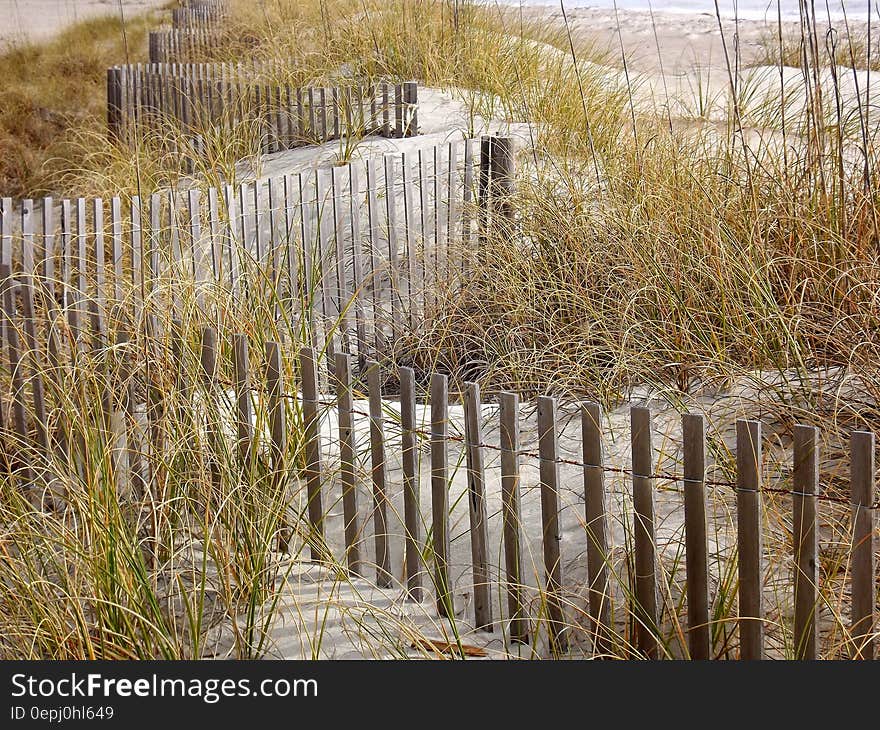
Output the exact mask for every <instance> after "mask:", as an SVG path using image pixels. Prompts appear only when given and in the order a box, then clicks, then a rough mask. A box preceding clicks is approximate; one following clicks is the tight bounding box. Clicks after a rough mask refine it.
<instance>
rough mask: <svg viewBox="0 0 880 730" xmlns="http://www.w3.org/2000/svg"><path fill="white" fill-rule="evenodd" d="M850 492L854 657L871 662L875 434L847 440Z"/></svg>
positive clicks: (863, 433)
mask: <svg viewBox="0 0 880 730" xmlns="http://www.w3.org/2000/svg"><path fill="white" fill-rule="evenodd" d="M850 459H851V464H852V466H851V469H852V472H851V476H850V480H851V491H852V523H853V543H852V552H851V560H852V568H851V571H852V609H851V612H852V616H851V626H852V627H851V630H850V631H851V636H852V644H853V657H854V658H856V659H874V651H875V644H876V641H875V638H874V600H875V596H876V583H875V581H876V575H877V573H876V565H875V559H874V545H875V542H876V540H875V537H874V532H875V530H874V519H875V518H874V511H875V510H874V509H872V508H873V506H874V434H873V433H871V432H869V431H855V432H854V433H853V434H852V436H851V437H850Z"/></svg>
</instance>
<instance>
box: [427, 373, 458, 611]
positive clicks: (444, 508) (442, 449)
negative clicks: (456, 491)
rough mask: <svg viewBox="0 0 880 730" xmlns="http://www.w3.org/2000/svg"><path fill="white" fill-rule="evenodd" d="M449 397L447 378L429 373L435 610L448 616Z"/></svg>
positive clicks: (451, 609)
mask: <svg viewBox="0 0 880 730" xmlns="http://www.w3.org/2000/svg"><path fill="white" fill-rule="evenodd" d="M448 400H449V385H448V379H447V377H446V376H445V375H443V374H441V373H434V374H433V375H432V376H431V515H432V525H433V527H432V533H433V538H434V543H433V544H434V584H435V586H436V591H437V612H438V613H439V614H440V615H441V616H442V617H444V618H452V616H453V606H452V594H451V592H450V583H449V444H448V438H449V412H448V411H449V409H448V407H447V403H448Z"/></svg>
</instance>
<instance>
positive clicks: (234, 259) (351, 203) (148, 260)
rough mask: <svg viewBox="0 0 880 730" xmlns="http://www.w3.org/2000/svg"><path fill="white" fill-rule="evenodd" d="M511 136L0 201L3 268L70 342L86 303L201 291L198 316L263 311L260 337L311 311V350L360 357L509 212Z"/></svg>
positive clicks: (428, 301)
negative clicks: (192, 185) (135, 190)
mask: <svg viewBox="0 0 880 730" xmlns="http://www.w3.org/2000/svg"><path fill="white" fill-rule="evenodd" d="M511 145H512V141H511V140H510V139H509V138H484V139H482V140H463V141H452V142H449V143H448V144H446V145H442V146H436V147H430V148H425V149H420V150H417V151H415V152H412V153H409V152H407V153H400V154H386V155H385V156H384V157H381V158H370V159H367V160H361V161H357V162H353V163H351V164H349V165H345V166H340V167H334V168H325V169H318V170H314V171H309V172H303V173H300V174H298V175H285V176H283V177H278V178H271V179H265V180H257V181H252V182H244V183H241V184H240V185H238V186H236V187H233V186H231V185H226V186H224V187H223V188H222V189H218V188H208V189H207V190H204V191H199V190H188V191H178V190H175V189H172V190H166V191H163V192H156V193H153V194H150V195H149V196H145V197H144V198H141V197H139V196H134V197H133V198H132V199H131V200H123V199H122V198H120V197H114V198H112V199H111V200H109V201H108V200H102V199H84V198H78V199H75V200H62V201H55V200H53V199H52V198H45V199H43V200H42V201H38V202H37V204H35V203H34V201H31V200H26V201H21V202H14V201H13V200H12V199H10V198H4V199H2V213H0V265H5V266H8V267H9V268H10V272H11V274H12V275H13V276H14V277H16V278H18V279H20V280H21V281H22V282H24V283H25V284H27V282H30V281H33V280H34V277H37V278H38V279H41V280H44V281H45V286H46V287H47V290H48V291H49V292H50V294H51V295H52V297H53V298H55V299H57V301H58V302H59V303H61V304H62V305H63V306H65V307H66V312H67V319H68V321H69V322H70V324H71V327H72V328H73V331H74V334H75V335H77V336H78V333H79V332H80V331H82V330H84V329H85V328H86V322H87V321H88V312H89V310H90V308H92V307H96V308H98V309H99V310H100V311H101V312H102V313H103V314H104V316H105V317H106V316H107V314H108V313H109V312H110V311H111V310H114V309H116V308H118V307H119V306H124V307H128V308H131V307H132V306H133V305H134V306H135V310H134V311H135V312H140V311H141V310H142V308H143V302H144V301H146V300H147V299H150V300H151V302H152V305H153V306H158V307H167V308H170V310H172V311H175V312H180V311H182V308H183V307H184V306H185V302H186V301H188V298H191V297H192V296H196V298H197V300H198V302H199V305H200V306H201V307H202V308H203V309H204V310H205V311H206V312H207V311H209V310H210V311H220V310H222V311H233V310H245V311H248V312H250V313H252V314H253V313H254V311H255V309H254V308H255V307H257V306H260V307H262V308H263V309H266V308H267V307H268V310H270V311H271V316H269V321H266V322H265V323H264V324H265V326H266V327H267V328H268V329H269V331H275V329H276V328H277V327H280V326H282V323H286V324H283V326H287V327H294V326H295V327H299V326H300V324H301V323H303V322H305V320H308V322H307V324H308V327H307V329H308V331H309V332H310V333H314V336H315V337H317V338H318V339H317V340H315V342H316V343H317V342H319V341H320V342H324V343H325V345H326V347H328V348H329V350H330V352H331V353H332V352H333V351H334V350H338V349H340V348H343V347H345V348H347V349H350V350H351V351H352V352H356V353H358V355H359V357H360V359H361V361H363V360H364V359H365V358H367V357H374V358H375V357H380V356H384V355H385V354H387V353H388V352H389V351H390V350H391V349H392V348H393V347H394V346H395V343H396V342H397V341H398V340H399V339H400V337H401V336H402V335H403V334H404V333H412V332H414V331H416V330H417V329H418V328H419V326H420V323H421V322H422V320H423V317H424V316H425V313H426V312H427V311H428V310H429V309H430V308H431V307H432V304H433V300H432V296H433V295H432V291H433V290H434V289H435V288H436V287H437V286H439V285H441V284H443V283H444V282H447V284H445V285H452V283H453V282H454V281H455V280H456V279H457V278H458V277H460V276H461V275H462V272H463V268H464V267H465V266H466V265H467V261H468V255H469V254H468V253H467V252H468V251H471V252H473V251H476V249H477V247H478V235H477V230H478V226H486V225H489V224H490V223H491V222H492V220H493V219H494V218H497V219H499V220H501V219H502V218H504V217H505V216H506V215H508V212H507V211H506V210H504V209H503V205H504V198H505V196H506V195H507V193H506V192H505V191H506V190H507V189H508V188H507V187H506V186H507V185H508V181H509V179H510V178H511V177H512V174H513V170H512V167H511V166H510V165H511V163H512V157H511V155H510V154H509V151H510V149H511ZM492 211H495V213H494V214H493V212H492ZM193 292H195V294H193ZM267 303H268V304H267ZM269 305H271V306H269ZM267 316H268V315H267Z"/></svg>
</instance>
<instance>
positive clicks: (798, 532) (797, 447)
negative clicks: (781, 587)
mask: <svg viewBox="0 0 880 730" xmlns="http://www.w3.org/2000/svg"><path fill="white" fill-rule="evenodd" d="M818 485H819V429H817V428H815V427H813V426H803V425H796V426H795V427H794V471H793V474H792V528H793V530H792V532H793V535H792V537H793V541H794V566H795V575H794V655H795V658H796V659H815V658H816V612H817V611H818V610H819V603H818V595H817V586H818V571H817V562H816V557H817V551H818V545H817V542H818V540H817V530H816V498H815V496H813V495H815V494H816V489H817V487H818Z"/></svg>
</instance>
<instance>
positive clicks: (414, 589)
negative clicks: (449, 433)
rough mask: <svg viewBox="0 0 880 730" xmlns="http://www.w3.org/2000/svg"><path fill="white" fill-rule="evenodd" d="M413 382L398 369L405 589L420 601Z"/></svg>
mask: <svg viewBox="0 0 880 730" xmlns="http://www.w3.org/2000/svg"><path fill="white" fill-rule="evenodd" d="M415 389H416V378H415V373H414V372H413V369H412V368H400V425H401V429H402V430H401V435H400V438H401V446H402V449H403V513H404V517H403V521H404V524H405V527H406V542H405V553H406V560H405V563H406V586H407V590H408V591H409V597H410V598H412V599H413V600H414V601H421V600H422V575H421V568H420V566H419V562H420V557H421V541H422V530H421V522H422V517H421V514H420V513H419V491H420V489H419V476H418V464H417V463H416V442H415V430H416V423H415V421H416V392H415Z"/></svg>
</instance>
